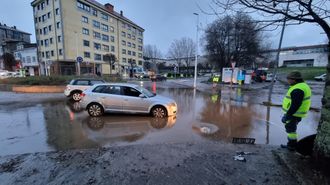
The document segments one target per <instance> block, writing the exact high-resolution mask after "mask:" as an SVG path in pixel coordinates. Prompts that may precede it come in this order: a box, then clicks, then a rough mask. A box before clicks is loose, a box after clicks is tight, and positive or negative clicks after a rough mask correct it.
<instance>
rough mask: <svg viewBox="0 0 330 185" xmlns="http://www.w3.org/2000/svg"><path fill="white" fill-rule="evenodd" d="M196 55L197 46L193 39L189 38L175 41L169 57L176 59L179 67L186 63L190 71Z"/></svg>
mask: <svg viewBox="0 0 330 185" xmlns="http://www.w3.org/2000/svg"><path fill="white" fill-rule="evenodd" d="M195 54H196V44H195V42H194V41H193V40H192V39H191V38H187V37H184V38H181V39H179V40H174V41H173V42H172V44H171V46H170V48H169V51H168V56H169V57H170V58H172V59H175V60H176V62H177V64H178V66H179V67H180V65H181V61H183V62H184V63H185V66H186V70H188V68H189V66H190V64H191V62H192V61H193V58H194V56H195ZM187 72H188V71H187Z"/></svg>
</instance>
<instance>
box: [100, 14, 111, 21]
mask: <svg viewBox="0 0 330 185" xmlns="http://www.w3.org/2000/svg"><path fill="white" fill-rule="evenodd" d="M101 17H102V19H104V20H106V21H107V20H109V16H108V15H107V14H105V13H101Z"/></svg>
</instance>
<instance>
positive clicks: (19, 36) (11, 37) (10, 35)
mask: <svg viewBox="0 0 330 185" xmlns="http://www.w3.org/2000/svg"><path fill="white" fill-rule="evenodd" d="M30 36H31V34H30V33H26V32H24V31H21V30H18V29H16V26H12V27H10V26H7V25H6V24H1V23H0V69H4V68H5V64H4V58H3V55H4V54H6V53H9V54H11V55H13V54H14V51H15V50H16V49H17V45H19V44H21V43H30V42H31V40H30ZM8 67H9V66H7V68H8ZM8 70H13V69H8Z"/></svg>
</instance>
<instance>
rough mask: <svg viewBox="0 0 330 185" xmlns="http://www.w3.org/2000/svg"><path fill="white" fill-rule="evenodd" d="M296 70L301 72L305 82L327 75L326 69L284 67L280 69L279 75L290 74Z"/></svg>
mask: <svg viewBox="0 0 330 185" xmlns="http://www.w3.org/2000/svg"><path fill="white" fill-rule="evenodd" d="M294 70H296V71H299V72H300V73H301V74H302V76H303V78H304V79H305V80H313V79H314V77H315V76H319V75H321V74H323V73H326V68H325V67H284V68H278V73H281V74H289V73H290V72H291V71H294Z"/></svg>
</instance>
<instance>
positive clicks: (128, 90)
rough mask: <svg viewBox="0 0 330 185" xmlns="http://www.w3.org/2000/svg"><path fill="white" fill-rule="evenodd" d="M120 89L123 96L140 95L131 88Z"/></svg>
mask: <svg viewBox="0 0 330 185" xmlns="http://www.w3.org/2000/svg"><path fill="white" fill-rule="evenodd" d="M122 89H123V91H122V94H123V95H125V96H134V97H139V95H140V94H141V93H140V92H139V91H138V90H136V89H134V88H132V87H122Z"/></svg>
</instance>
